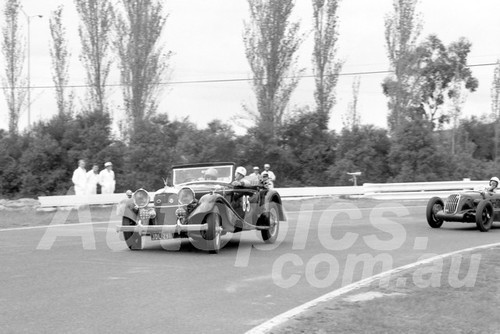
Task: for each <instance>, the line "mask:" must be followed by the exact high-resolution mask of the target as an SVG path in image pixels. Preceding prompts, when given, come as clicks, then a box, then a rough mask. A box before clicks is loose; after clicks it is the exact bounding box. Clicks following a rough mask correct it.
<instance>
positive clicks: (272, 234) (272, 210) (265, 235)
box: [260, 202, 280, 244]
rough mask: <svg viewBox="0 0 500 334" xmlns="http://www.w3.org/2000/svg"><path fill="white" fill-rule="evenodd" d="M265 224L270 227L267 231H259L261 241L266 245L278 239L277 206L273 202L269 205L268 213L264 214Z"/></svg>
mask: <svg viewBox="0 0 500 334" xmlns="http://www.w3.org/2000/svg"><path fill="white" fill-rule="evenodd" d="M266 216H267V223H268V225H269V226H270V228H269V229H268V230H261V231H260V233H261V235H262V239H263V240H264V242H265V243H267V244H272V243H274V242H275V241H276V238H278V232H279V229H280V225H279V222H280V220H279V214H278V205H277V204H276V203H274V202H272V203H270V204H269V211H268V212H266Z"/></svg>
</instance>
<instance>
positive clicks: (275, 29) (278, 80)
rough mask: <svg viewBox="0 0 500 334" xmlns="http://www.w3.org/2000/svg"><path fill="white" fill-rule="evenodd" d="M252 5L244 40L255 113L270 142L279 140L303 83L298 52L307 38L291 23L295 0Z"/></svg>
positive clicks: (262, 1)
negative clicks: (253, 94) (286, 112)
mask: <svg viewBox="0 0 500 334" xmlns="http://www.w3.org/2000/svg"><path fill="white" fill-rule="evenodd" d="M248 5H249V8H250V19H249V20H248V21H245V23H244V33H243V42H244V44H245V54H246V57H247V59H248V63H249V65H250V68H251V70H252V73H253V80H252V85H253V90H254V93H255V95H256V99H257V113H254V114H253V115H254V117H255V119H256V123H257V124H256V125H257V128H258V129H259V133H260V134H261V135H262V138H264V142H267V141H272V140H274V139H275V136H276V132H277V129H278V128H279V127H280V126H281V125H282V121H283V115H284V114H285V110H286V107H287V105H288V103H289V101H290V97H291V95H292V92H293V91H294V90H295V88H296V87H297V84H298V82H299V77H298V75H299V74H300V72H301V71H300V70H298V69H297V51H298V49H299V46H300V44H301V43H302V41H303V37H302V35H301V34H300V33H299V28H300V24H299V23H298V22H290V15H291V14H292V10H293V8H294V1H293V0H281V1H272V0H248Z"/></svg>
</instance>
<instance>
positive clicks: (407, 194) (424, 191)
mask: <svg viewBox="0 0 500 334" xmlns="http://www.w3.org/2000/svg"><path fill="white" fill-rule="evenodd" d="M487 185H488V181H445V182H411V183H365V184H363V185H362V186H351V187H304V188H276V190H277V191H278V192H279V193H280V195H281V197H283V198H293V197H295V198H297V197H325V196H346V197H349V196H352V197H356V198H371V199H379V200H396V199H409V200H411V199H429V198H431V197H433V196H440V197H446V196H448V195H450V194H452V193H455V192H458V191H463V190H473V189H477V188H482V187H486V186H487ZM126 198H127V197H126V195H125V193H117V194H104V195H88V196H76V195H66V196H40V197H39V198H38V200H39V202H40V207H42V208H43V207H64V206H69V207H72V206H80V205H107V204H117V203H120V202H121V201H122V200H123V199H126Z"/></svg>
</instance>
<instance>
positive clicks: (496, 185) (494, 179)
mask: <svg viewBox="0 0 500 334" xmlns="http://www.w3.org/2000/svg"><path fill="white" fill-rule="evenodd" d="M491 181H495V182H496V184H495V188H496V187H498V185H499V184H500V180H499V179H498V177H496V176H493V177H492V178H491V179H490V185H491Z"/></svg>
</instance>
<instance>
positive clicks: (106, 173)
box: [99, 168, 115, 194]
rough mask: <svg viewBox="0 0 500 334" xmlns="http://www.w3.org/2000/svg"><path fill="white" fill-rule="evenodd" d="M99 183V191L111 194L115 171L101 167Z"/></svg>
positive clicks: (113, 190) (113, 189) (113, 186)
mask: <svg viewBox="0 0 500 334" xmlns="http://www.w3.org/2000/svg"><path fill="white" fill-rule="evenodd" d="M99 184H100V185H101V193H103V194H112V193H114V192H115V172H113V170H112V169H110V170H108V169H107V168H106V169H103V170H102V171H101V172H100V173H99Z"/></svg>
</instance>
